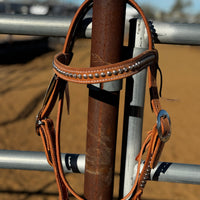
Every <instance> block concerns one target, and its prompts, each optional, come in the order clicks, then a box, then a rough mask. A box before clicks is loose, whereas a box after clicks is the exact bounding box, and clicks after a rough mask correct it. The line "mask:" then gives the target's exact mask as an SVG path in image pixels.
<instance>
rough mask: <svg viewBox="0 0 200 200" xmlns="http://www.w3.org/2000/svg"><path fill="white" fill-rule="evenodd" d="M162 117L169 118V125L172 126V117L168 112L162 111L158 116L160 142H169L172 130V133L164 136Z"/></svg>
mask: <svg viewBox="0 0 200 200" xmlns="http://www.w3.org/2000/svg"><path fill="white" fill-rule="evenodd" d="M161 117H162V118H164V119H165V118H167V119H168V121H169V125H170V126H171V120H170V117H169V114H168V113H167V111H165V110H160V112H159V113H158V116H157V129H158V136H159V138H160V140H161V141H162V142H167V141H168V140H169V138H170V136H171V129H170V131H169V132H168V133H167V135H165V136H163V135H162V129H161V120H160V119H161Z"/></svg>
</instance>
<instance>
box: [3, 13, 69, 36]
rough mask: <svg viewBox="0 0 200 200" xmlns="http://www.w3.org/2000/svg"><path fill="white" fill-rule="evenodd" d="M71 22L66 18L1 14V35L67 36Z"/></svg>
mask: <svg viewBox="0 0 200 200" xmlns="http://www.w3.org/2000/svg"><path fill="white" fill-rule="evenodd" d="M70 22H71V20H70V19H67V18H65V17H50V16H48V17H47V16H42V17H41V16H33V15H8V14H0V33H1V34H16V35H36V36H66V34H67V30H68V28H69V25H70Z"/></svg>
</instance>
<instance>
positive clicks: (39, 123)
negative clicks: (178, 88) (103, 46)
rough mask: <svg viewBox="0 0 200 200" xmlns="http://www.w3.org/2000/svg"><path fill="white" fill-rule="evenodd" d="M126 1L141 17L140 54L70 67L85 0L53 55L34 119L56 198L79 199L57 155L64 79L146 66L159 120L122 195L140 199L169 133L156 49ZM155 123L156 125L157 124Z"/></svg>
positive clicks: (110, 75) (122, 73) (95, 79)
mask: <svg viewBox="0 0 200 200" xmlns="http://www.w3.org/2000/svg"><path fill="white" fill-rule="evenodd" d="M127 2H128V3H129V4H130V5H131V6H133V7H134V8H136V10H137V11H138V12H139V14H140V15H141V16H142V19H143V20H144V23H145V26H146V30H147V34H148V41H149V48H148V50H147V51H144V52H143V53H142V54H140V55H139V56H137V57H135V58H131V59H128V60H125V61H122V62H119V63H114V64H108V65H104V66H98V67H93V68H73V67H70V62H71V59H72V55H73V53H72V49H73V44H74V41H75V37H76V34H77V31H78V27H79V24H80V22H81V21H82V19H83V17H84V16H85V14H86V13H87V11H88V10H89V9H90V8H91V7H92V5H93V1H92V0H86V1H85V2H84V3H83V4H82V5H81V6H80V8H79V9H78V11H77V13H76V14H75V16H74V18H73V20H72V23H71V25H70V28H69V30H68V34H67V36H66V40H65V44H64V48H63V51H62V53H59V54H57V55H56V56H55V57H54V62H53V67H54V71H55V74H56V75H54V77H53V79H52V81H51V84H50V86H49V88H48V90H47V92H46V96H45V100H44V104H43V107H42V109H41V111H40V112H39V114H38V116H37V120H36V130H37V133H38V134H39V135H40V136H41V138H42V142H43V145H44V149H45V153H46V157H47V160H48V162H49V164H50V165H51V166H53V168H54V173H55V177H56V182H57V185H58V191H59V199H60V200H64V199H68V191H69V192H70V193H71V194H72V195H73V196H75V197H76V198H77V199H79V200H80V199H82V200H83V198H81V197H80V196H79V195H78V194H77V193H76V192H75V191H74V190H73V189H72V188H71V186H70V185H69V183H68V182H67V180H66V178H65V175H64V172H63V168H62V164H61V157H60V124H61V116H62V107H63V100H64V92H65V91H66V94H67V95H66V97H67V98H66V99H67V104H68V106H69V94H68V90H67V86H68V84H67V81H71V82H77V83H86V84H92V83H102V82H107V81H113V80H118V79H122V78H126V77H128V76H132V75H133V74H136V73H138V72H139V71H141V70H142V69H144V68H147V67H148V78H149V89H150V96H151V105H152V108H153V111H154V112H155V114H156V117H157V118H158V119H157V121H159V123H157V124H155V125H154V127H153V129H152V131H150V132H149V133H148V135H147V138H146V140H145V142H144V144H143V146H142V148H141V151H140V153H139V155H138V156H137V158H136V159H137V160H138V171H137V176H136V180H135V184H134V186H133V188H132V189H131V191H130V192H129V193H128V194H127V195H126V196H125V197H124V198H123V200H125V199H129V198H130V197H131V198H132V199H135V200H136V199H140V196H141V194H142V192H143V189H144V186H145V184H146V181H147V180H148V179H149V175H150V172H151V169H152V168H154V167H155V166H156V164H157V162H158V160H159V157H160V155H161V152H162V149H163V147H164V143H165V142H166V141H167V139H168V138H169V136H170V133H171V130H170V119H169V117H168V115H167V114H166V113H165V112H163V110H161V105H160V102H159V95H158V90H157V83H156V72H157V69H158V52H157V50H156V49H154V48H153V42H152V38H151V31H150V27H149V24H148V21H147V19H146V17H145V15H144V13H143V11H142V9H141V8H140V7H139V6H138V5H137V4H136V2H135V1H133V0H127ZM57 99H59V102H58V114H57V122H56V128H55V129H54V126H53V121H52V120H51V119H49V118H48V117H49V115H50V113H51V111H52V109H53V108H54V105H55V103H56V101H57ZM158 124H159V125H158ZM144 151H147V155H146V158H145V163H144V166H143V168H142V172H141V174H140V166H141V162H142V155H143V152H144Z"/></svg>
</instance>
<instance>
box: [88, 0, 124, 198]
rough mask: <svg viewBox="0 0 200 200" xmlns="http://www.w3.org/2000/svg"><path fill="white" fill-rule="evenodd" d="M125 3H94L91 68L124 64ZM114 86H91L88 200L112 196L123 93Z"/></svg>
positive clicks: (107, 0) (102, 0)
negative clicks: (122, 59) (121, 62)
mask: <svg viewBox="0 0 200 200" xmlns="http://www.w3.org/2000/svg"><path fill="white" fill-rule="evenodd" d="M125 2H126V1H125V0H118V1H115V0H94V6H93V27H92V46H91V67H94V66H99V65H102V64H103V65H105V64H108V63H115V62H118V61H120V60H121V55H122V47H123V36H124V21H125V5H126V4H125ZM115 85H118V82H110V83H106V84H100V86H98V87H97V86H96V85H95V86H94V85H93V86H89V104H88V128H87V144H86V168H85V183H84V186H85V187H84V196H85V198H86V199H87V200H98V199H99V200H100V199H103V200H110V199H112V196H113V180H114V166H115V165H114V163H115V150H116V133H117V122H118V107H119V90H120V89H118V91H116V87H115ZM112 88H113V89H112ZM114 88H115V89H114Z"/></svg>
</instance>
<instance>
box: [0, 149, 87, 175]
mask: <svg viewBox="0 0 200 200" xmlns="http://www.w3.org/2000/svg"><path fill="white" fill-rule="evenodd" d="M61 160H62V165H63V169H64V172H65V173H72V172H73V173H84V171H85V155H82V154H64V153H63V154H61ZM0 168H3V169H21V170H38V171H53V168H52V167H51V166H50V165H49V164H48V162H47V159H46V156H45V153H44V152H34V151H16V150H0Z"/></svg>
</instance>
